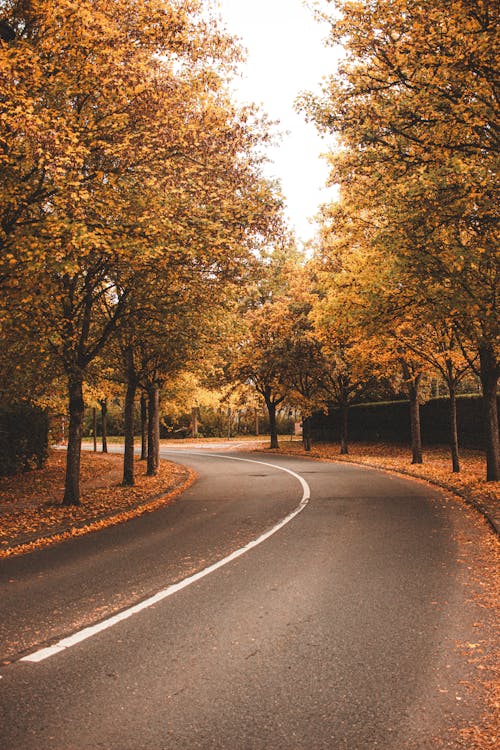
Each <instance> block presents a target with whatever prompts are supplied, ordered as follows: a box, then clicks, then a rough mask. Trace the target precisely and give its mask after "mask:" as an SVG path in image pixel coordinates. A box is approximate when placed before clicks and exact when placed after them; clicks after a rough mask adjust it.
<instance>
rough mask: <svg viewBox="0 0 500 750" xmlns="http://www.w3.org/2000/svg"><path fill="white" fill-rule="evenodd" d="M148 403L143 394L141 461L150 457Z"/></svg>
mask: <svg viewBox="0 0 500 750" xmlns="http://www.w3.org/2000/svg"><path fill="white" fill-rule="evenodd" d="M147 438H148V402H147V398H146V394H145V393H144V392H142V393H141V461H145V460H146V459H147V456H148V440H147Z"/></svg>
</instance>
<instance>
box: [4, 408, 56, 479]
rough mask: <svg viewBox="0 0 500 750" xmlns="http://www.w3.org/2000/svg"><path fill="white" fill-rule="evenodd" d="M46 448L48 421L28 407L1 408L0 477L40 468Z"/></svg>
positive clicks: (47, 442)
mask: <svg viewBox="0 0 500 750" xmlns="http://www.w3.org/2000/svg"><path fill="white" fill-rule="evenodd" d="M48 446H49V420H48V415H47V413H46V412H45V411H44V410H43V409H39V408H36V407H33V406H30V405H29V404H20V405H15V406H9V407H6V406H1V407H0V476H8V475H11V474H18V473H19V472H22V471H28V470H29V469H33V468H42V466H43V465H44V463H45V461H46V459H47V455H48Z"/></svg>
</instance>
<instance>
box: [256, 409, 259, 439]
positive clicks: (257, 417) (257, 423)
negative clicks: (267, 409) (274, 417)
mask: <svg viewBox="0 0 500 750" xmlns="http://www.w3.org/2000/svg"><path fill="white" fill-rule="evenodd" d="M255 435H256V436H257V437H258V435H259V410H258V409H257V408H256V409H255Z"/></svg>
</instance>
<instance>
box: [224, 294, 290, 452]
mask: <svg viewBox="0 0 500 750" xmlns="http://www.w3.org/2000/svg"><path fill="white" fill-rule="evenodd" d="M245 322H246V330H245V333H244V338H243V340H242V341H241V343H240V344H239V346H238V350H237V352H236V355H235V358H234V360H233V362H232V363H231V368H230V371H231V375H232V377H233V378H235V379H237V380H239V381H240V382H242V383H251V384H252V385H253V386H254V388H255V389H256V391H257V392H258V393H260V395H261V396H262V398H263V399H264V402H265V404H266V408H267V411H268V414H269V425H270V433H271V445H270V447H271V448H278V432H277V424H276V412H277V409H278V407H279V406H280V404H282V403H283V402H284V401H285V398H286V396H287V392H288V386H287V382H288V381H287V377H286V374H287V369H288V348H287V344H286V340H287V333H288V326H289V323H288V320H287V310H286V305H285V304H284V303H283V302H282V301H276V302H272V303H271V302H267V303H266V304H264V305H262V307H259V308H257V309H255V310H250V311H249V312H248V313H247V316H246V321H245Z"/></svg>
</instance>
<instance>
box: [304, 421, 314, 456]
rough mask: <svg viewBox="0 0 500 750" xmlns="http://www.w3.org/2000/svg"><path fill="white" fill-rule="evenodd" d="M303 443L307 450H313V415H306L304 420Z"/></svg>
mask: <svg viewBox="0 0 500 750" xmlns="http://www.w3.org/2000/svg"><path fill="white" fill-rule="evenodd" d="M302 445H303V446H304V450H305V451H310V450H311V445H312V440H311V417H305V419H303V420H302Z"/></svg>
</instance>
